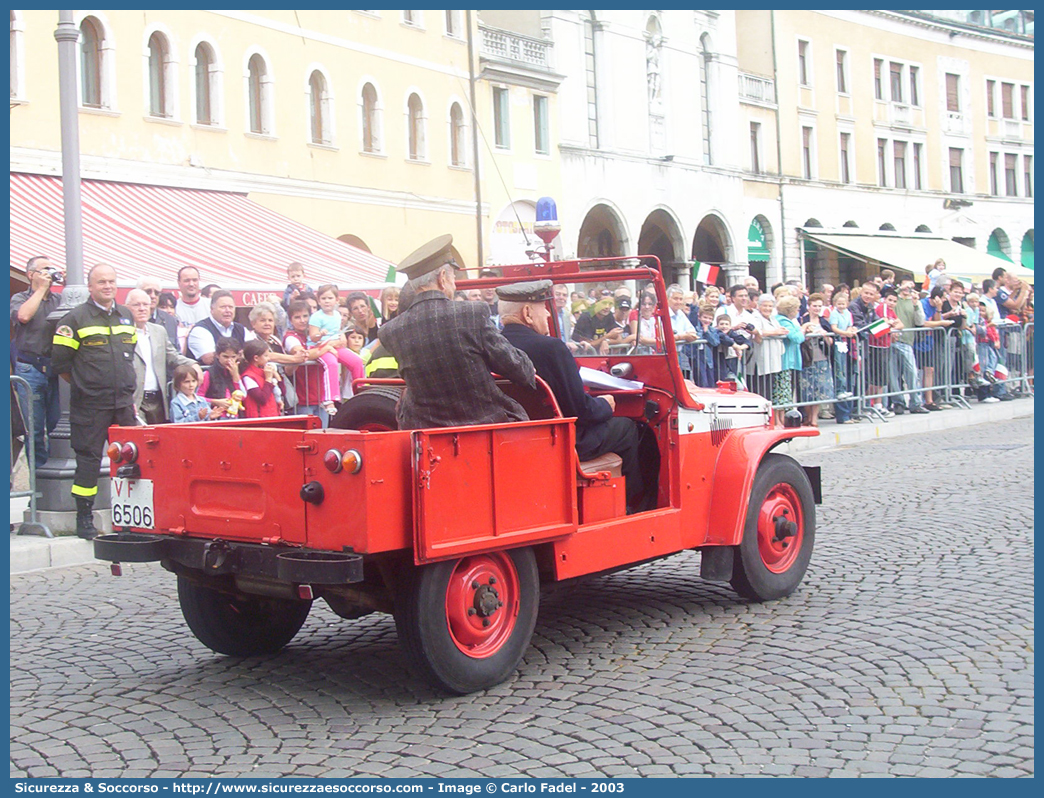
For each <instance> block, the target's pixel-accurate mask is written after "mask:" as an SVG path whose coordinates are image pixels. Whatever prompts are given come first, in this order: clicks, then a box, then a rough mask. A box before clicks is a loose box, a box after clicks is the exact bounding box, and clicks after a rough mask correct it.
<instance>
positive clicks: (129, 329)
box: [111, 324, 138, 335]
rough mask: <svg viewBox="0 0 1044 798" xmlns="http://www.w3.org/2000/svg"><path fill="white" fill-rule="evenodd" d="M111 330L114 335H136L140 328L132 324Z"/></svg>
mask: <svg viewBox="0 0 1044 798" xmlns="http://www.w3.org/2000/svg"><path fill="white" fill-rule="evenodd" d="M111 329H112V334H113V335H135V334H136V333H137V329H138V328H137V327H135V326H133V325H130V324H117V325H116V326H115V327H112V328H111Z"/></svg>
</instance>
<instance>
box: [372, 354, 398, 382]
mask: <svg viewBox="0 0 1044 798" xmlns="http://www.w3.org/2000/svg"><path fill="white" fill-rule="evenodd" d="M398 368H399V363H398V361H397V360H396V359H395V358H393V357H379V358H377V359H376V360H371V361H370V362H369V363H367V364H366V376H367V377H369V376H370V375H371V374H373V372H375V371H377V370H378V369H395V370H398Z"/></svg>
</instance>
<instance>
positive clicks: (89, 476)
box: [51, 263, 137, 540]
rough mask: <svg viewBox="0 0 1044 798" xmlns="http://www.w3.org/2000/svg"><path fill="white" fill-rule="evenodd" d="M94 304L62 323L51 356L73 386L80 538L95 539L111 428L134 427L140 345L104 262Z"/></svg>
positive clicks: (92, 281) (94, 278)
mask: <svg viewBox="0 0 1044 798" xmlns="http://www.w3.org/2000/svg"><path fill="white" fill-rule="evenodd" d="M87 291H88V293H89V294H90V299H88V300H87V301H86V302H84V303H83V304H82V305H80V306H79V307H76V308H73V309H72V310H71V311H69V313H67V314H66V315H65V317H64V318H62V320H61V321H59V322H58V326H57V328H56V329H55V334H54V346H53V351H52V355H51V364H52V368H53V370H54V371H55V373H56V374H60V375H61V376H62V378H63V379H65V380H66V381H67V382H69V383H70V384H71V386H72V390H71V392H70V398H69V426H70V432H71V435H70V442H71V443H72V448H73V451H75V452H76V474H75V476H74V477H73V485H72V494H73V497H74V498H75V499H76V534H77V535H78V536H79V537H81V538H84V539H86V540H91V539H92V538H94V536H95V535H97V534H98V531H97V530H96V529H95V528H94V520H93V518H92V512H93V508H94V497H95V496H96V495H97V493H98V472H99V470H100V468H101V459H102V452H103V451H104V449H105V442H106V439H107V435H108V430H109V427H110V425H113V424H119V425H121V426H133V425H134V424H135V423H136V422H135V420H134V385H135V377H134V345H135V343H137V335H136V332H135V328H134V321H133V320H132V318H131V314H130V311H129V310H127V308H125V307H123V306H122V305H117V304H116V271H115V270H114V269H113V268H112V267H111V266H109V265H107V264H104V263H99V264H97V265H96V266H94V267H92V268H91V270H90V272H89V273H88V275H87Z"/></svg>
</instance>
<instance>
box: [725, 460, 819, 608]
mask: <svg viewBox="0 0 1044 798" xmlns="http://www.w3.org/2000/svg"><path fill="white" fill-rule="evenodd" d="M815 537H816V505H815V499H814V498H813V495H812V486H811V485H810V484H809V481H808V477H807V476H806V474H805V471H804V469H802V468H801V466H799V465H798V464H797V463H796V462H795V461H794V460H793V459H791V458H790V457H787V456H786V455H781V454H767V455H765V458H764V459H763V460H762V461H761V464H760V465H759V466H758V471H757V473H756V474H755V475H754V485H753V487H752V488H751V492H750V505H749V506H748V508H747V520H746V524H745V525H744V529H743V540H742V541H741V542H740V545H739V546H737V547H736V548H737V552H736V557H735V560H734V565H733V571H732V587H733V589H734V590H735V591H736V592H737V593H739V594H740V595H741V596H744V597H745V598H749V599H754V600H755V601H771V600H773V599H778V598H783V597H784V596H788V595H790V594H791V593H792V592H794V590H795V589H796V588H797V586H798V585H799V584H800V583H801V580H802V578H803V577H804V575H805V570H806V569H807V568H808V563H809V560H810V559H811V558H812V547H813V545H814V543H815Z"/></svg>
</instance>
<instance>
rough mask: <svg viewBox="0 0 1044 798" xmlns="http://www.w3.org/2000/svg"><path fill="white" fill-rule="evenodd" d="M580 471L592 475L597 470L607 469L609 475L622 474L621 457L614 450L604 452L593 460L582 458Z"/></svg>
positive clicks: (618, 475) (617, 475)
mask: <svg viewBox="0 0 1044 798" xmlns="http://www.w3.org/2000/svg"><path fill="white" fill-rule="evenodd" d="M580 471H581V472H582V473H584V474H590V475H592V476H593V475H594V474H597V473H598V472H599V471H608V472H609V475H610V476H611V477H622V476H623V458H621V457H620V455H618V454H616V453H615V452H606V453H605V454H603V455H601V456H600V457H596V458H595V459H594V460H584V461H583V462H581V463H580Z"/></svg>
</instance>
